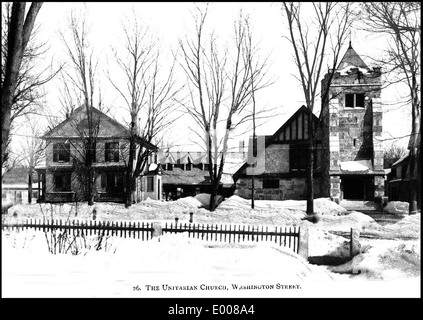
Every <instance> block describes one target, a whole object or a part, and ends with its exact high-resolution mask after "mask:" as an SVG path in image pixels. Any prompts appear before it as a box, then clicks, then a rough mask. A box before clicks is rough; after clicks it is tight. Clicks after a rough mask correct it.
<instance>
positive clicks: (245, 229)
mask: <svg viewBox="0 0 423 320" xmlns="http://www.w3.org/2000/svg"><path fill="white" fill-rule="evenodd" d="M162 231H163V233H165V232H166V233H180V232H188V237H190V238H197V239H201V240H206V241H215V242H228V243H236V242H245V241H252V242H259V241H270V242H274V243H276V244H279V245H280V246H283V247H288V248H291V249H292V250H293V251H294V252H296V253H298V250H299V238H300V227H274V228H269V227H263V226H251V225H247V226H246V225H226V224H225V225H217V224H214V225H210V224H206V225H204V224H187V223H184V224H178V223H175V224H174V223H171V224H170V225H168V224H167V223H166V224H165V227H164V228H163V230H162Z"/></svg>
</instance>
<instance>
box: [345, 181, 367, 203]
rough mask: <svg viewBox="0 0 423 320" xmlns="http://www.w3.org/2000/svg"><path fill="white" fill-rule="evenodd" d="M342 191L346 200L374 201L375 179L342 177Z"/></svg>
mask: <svg viewBox="0 0 423 320" xmlns="http://www.w3.org/2000/svg"><path fill="white" fill-rule="evenodd" d="M341 190H342V192H343V198H344V199H345V200H361V201H372V200H374V186H373V177H366V176H342V177H341Z"/></svg>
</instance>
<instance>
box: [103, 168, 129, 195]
mask: <svg viewBox="0 0 423 320" xmlns="http://www.w3.org/2000/svg"><path fill="white" fill-rule="evenodd" d="M105 176H106V177H105V178H106V179H105V180H106V181H105V183H106V191H107V192H112V193H119V192H124V189H123V173H107V174H106V175H105ZM101 183H102V185H103V183H104V182H103V181H101Z"/></svg>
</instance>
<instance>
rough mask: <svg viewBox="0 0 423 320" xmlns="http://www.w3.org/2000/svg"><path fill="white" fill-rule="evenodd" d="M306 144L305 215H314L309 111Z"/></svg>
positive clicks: (312, 129) (312, 161)
mask: <svg viewBox="0 0 423 320" xmlns="http://www.w3.org/2000/svg"><path fill="white" fill-rule="evenodd" d="M308 136H309V139H308V144H307V172H306V174H307V178H306V183H307V210H306V212H307V216H309V217H312V216H314V177H313V169H314V126H313V114H312V112H311V111H310V116H309V120H308Z"/></svg>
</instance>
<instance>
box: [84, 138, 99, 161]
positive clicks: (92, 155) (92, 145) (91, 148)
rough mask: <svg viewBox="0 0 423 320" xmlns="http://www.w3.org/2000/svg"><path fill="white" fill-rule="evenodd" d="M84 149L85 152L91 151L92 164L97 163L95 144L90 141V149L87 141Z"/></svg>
mask: <svg viewBox="0 0 423 320" xmlns="http://www.w3.org/2000/svg"><path fill="white" fill-rule="evenodd" d="M85 148H86V150H87V151H91V157H92V159H91V160H92V162H97V161H96V158H97V143H96V142H95V141H92V142H91V147H90V146H89V143H88V141H86V143H85ZM87 156H88V153H87Z"/></svg>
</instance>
